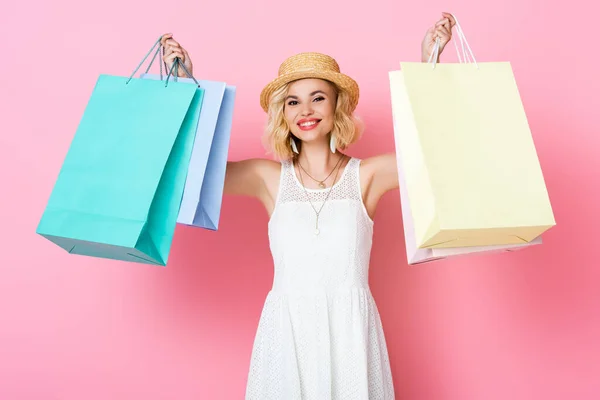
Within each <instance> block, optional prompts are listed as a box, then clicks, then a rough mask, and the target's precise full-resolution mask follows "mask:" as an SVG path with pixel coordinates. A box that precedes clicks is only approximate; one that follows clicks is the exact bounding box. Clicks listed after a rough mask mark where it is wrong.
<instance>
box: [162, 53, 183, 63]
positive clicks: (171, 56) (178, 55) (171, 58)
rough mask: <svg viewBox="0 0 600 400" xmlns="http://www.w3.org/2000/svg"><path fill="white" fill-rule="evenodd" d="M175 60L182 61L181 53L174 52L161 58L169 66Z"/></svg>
mask: <svg viewBox="0 0 600 400" xmlns="http://www.w3.org/2000/svg"><path fill="white" fill-rule="evenodd" d="M176 58H179V59H181V60H183V53H181V52H178V51H174V52H172V53H171V54H169V55H166V56H164V57H163V60H164V61H165V62H166V63H168V64H169V65H170V64H171V63H173V62H174V61H175V59H176Z"/></svg>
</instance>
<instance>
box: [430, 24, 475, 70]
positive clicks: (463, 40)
mask: <svg viewBox="0 0 600 400" xmlns="http://www.w3.org/2000/svg"><path fill="white" fill-rule="evenodd" d="M451 15H452V17H453V18H454V21H456V33H457V36H458V39H459V40H460V47H461V49H462V57H461V55H460V51H459V50H458V44H457V43H456V41H454V48H455V49H456V55H457V56H458V62H460V63H469V62H472V63H473V64H475V67H477V68H479V65H477V60H475V56H474V55H473V51H472V50H471V46H469V42H467V37H466V36H465V33H464V31H463V29H462V27H461V26H460V24H459V22H458V18H456V16H455V15H454V14H451ZM467 50H468V53H467ZM439 54H440V38H437V39H436V40H435V45H434V46H433V51H432V52H431V54H430V55H429V60H428V61H427V62H428V63H430V64H433V68H434V69H435V65H436V63H437V59H438V57H439ZM432 60H433V63H432Z"/></svg>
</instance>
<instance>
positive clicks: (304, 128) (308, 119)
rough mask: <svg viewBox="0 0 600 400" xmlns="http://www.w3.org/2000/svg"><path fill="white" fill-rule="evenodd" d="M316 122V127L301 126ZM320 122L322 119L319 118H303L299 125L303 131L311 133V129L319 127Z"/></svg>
mask: <svg viewBox="0 0 600 400" xmlns="http://www.w3.org/2000/svg"><path fill="white" fill-rule="evenodd" d="M312 121H315V122H316V123H315V124H314V125H309V126H302V125H301V124H303V123H305V122H312ZM319 122H321V120H320V119H317V118H303V119H301V120H300V121H298V122H297V125H298V127H299V128H300V129H302V130H303V131H309V130H311V129H314V128H315V127H316V126H317V125H319Z"/></svg>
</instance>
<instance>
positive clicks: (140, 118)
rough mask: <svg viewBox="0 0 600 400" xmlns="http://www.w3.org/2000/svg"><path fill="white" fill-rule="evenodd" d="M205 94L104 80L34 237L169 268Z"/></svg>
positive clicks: (186, 86)
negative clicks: (37, 235)
mask: <svg viewBox="0 0 600 400" xmlns="http://www.w3.org/2000/svg"><path fill="white" fill-rule="evenodd" d="M157 45H158V46H159V50H160V41H158V42H157V43H156V44H155V46H157ZM153 50H154V47H153V49H151V52H152V51H153ZM149 54H150V53H149ZM149 54H148V55H149ZM148 55H147V56H146V58H147V57H148ZM144 60H145V59H144ZM144 60H143V61H142V63H143V62H144ZM140 66H141V64H140ZM138 68H139V66H138ZM136 71H137V70H136ZM136 71H134V74H135V72H136ZM161 74H162V70H161ZM132 76H133V74H132ZM203 95H204V90H203V89H201V88H199V87H198V85H197V84H194V83H184V82H174V81H173V80H171V81H169V79H167V81H166V83H165V82H161V81H152V80H148V79H135V78H132V77H129V78H127V77H120V76H110V75H101V76H100V77H99V78H98V80H97V82H96V86H95V88H94V90H93V92H92V95H91V97H90V99H89V102H88V104H87V107H86V108H85V111H84V113H83V116H82V118H81V121H80V124H79V126H78V128H77V131H76V134H75V136H74V138H73V140H72V142H71V145H70V147H69V149H68V152H67V155H66V157H65V159H64V162H63V165H62V168H61V170H60V173H59V175H58V178H57V180H56V183H55V185H54V188H53V190H52V193H51V195H50V198H49V200H48V203H47V206H46V209H45V211H44V213H43V215H42V218H41V221H40V223H39V225H38V228H37V233H38V234H40V235H42V236H44V237H46V238H47V239H49V240H51V241H52V242H54V243H55V244H57V245H58V246H60V247H62V248H64V249H65V250H67V251H68V252H69V253H72V254H80V255H87V256H94V257H102V258H109V259H115V260H126V261H134V262H141V263H148V264H155V265H163V266H164V265H166V264H167V260H168V256H169V251H170V247H171V242H172V239H173V234H174V231H175V225H176V221H177V215H178V213H179V207H180V203H181V199H182V195H183V189H184V184H185V180H186V176H187V168H188V165H189V162H190V155H191V151H192V148H193V143H194V138H195V134H196V126H197V123H198V119H199V114H200V110H201V107H202V99H203Z"/></svg>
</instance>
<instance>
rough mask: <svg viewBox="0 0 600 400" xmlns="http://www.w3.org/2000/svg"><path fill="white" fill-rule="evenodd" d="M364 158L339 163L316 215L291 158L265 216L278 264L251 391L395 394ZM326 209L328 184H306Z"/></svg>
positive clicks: (274, 398)
mask: <svg viewBox="0 0 600 400" xmlns="http://www.w3.org/2000/svg"><path fill="white" fill-rule="evenodd" d="M359 166H360V160H359V159H356V158H352V159H350V161H349V162H348V164H347V165H346V167H345V168H344V169H343V170H341V171H340V172H339V173H340V174H341V178H340V179H339V180H338V182H337V183H336V184H335V185H334V186H333V189H332V190H331V193H330V195H329V198H328V199H327V201H326V202H325V206H324V207H323V209H322V211H321V212H320V216H319V234H318V235H316V234H315V233H316V232H315V222H316V214H315V211H314V210H313V208H312V207H311V205H310V203H309V202H308V200H307V192H306V191H305V190H304V188H303V187H302V185H301V183H300V181H299V180H298V177H297V176H296V174H295V172H294V168H293V165H292V163H291V162H289V161H284V162H283V163H282V168H281V178H280V179H281V180H280V185H279V193H278V195H277V201H276V204H275V208H274V211H273V213H272V216H271V219H270V221H269V240H270V246H271V253H272V255H273V260H274V264H275V274H274V281H273V287H272V290H271V291H270V292H269V293H268V295H267V298H266V300H265V304H264V308H263V311H262V314H261V317H260V321H259V324H258V328H257V332H256V337H255V339H254V347H253V349H252V357H251V360H250V370H249V373H248V383H247V387H246V400H312V399H314V400H342V399H352V400H354V399H356V400H389V399H394V388H393V382H392V374H391V370H390V365H389V359H388V353H387V347H386V341H385V337H384V333H383V328H382V324H381V320H380V317H379V312H378V310H377V307H376V305H375V301H374V299H373V297H372V295H371V292H370V290H369V284H368V273H369V258H370V253H371V243H372V236H373V221H372V220H371V219H370V217H369V216H368V214H367V211H366V209H365V206H364V204H363V201H362V196H361V190H360V182H359ZM306 190H307V191H308V195H309V196H310V198H311V200H312V202H313V206H314V207H315V208H316V209H317V211H318V210H319V209H320V207H321V205H322V204H323V200H324V199H325V197H326V196H327V193H328V191H329V188H326V189H312V190H311V189H306Z"/></svg>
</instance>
